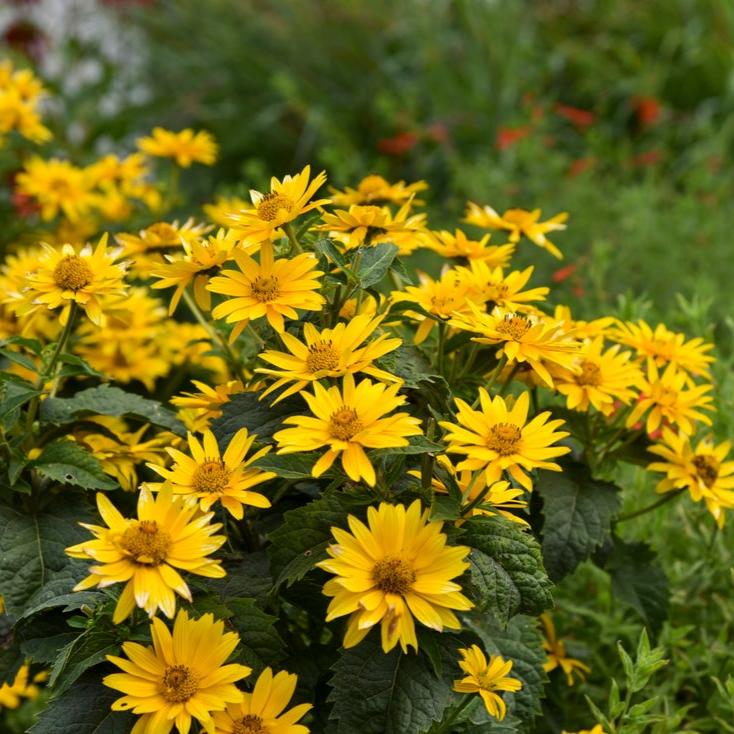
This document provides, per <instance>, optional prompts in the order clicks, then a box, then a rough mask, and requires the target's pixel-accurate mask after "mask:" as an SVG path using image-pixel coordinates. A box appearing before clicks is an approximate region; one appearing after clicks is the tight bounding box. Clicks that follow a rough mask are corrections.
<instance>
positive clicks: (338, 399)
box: [273, 374, 421, 487]
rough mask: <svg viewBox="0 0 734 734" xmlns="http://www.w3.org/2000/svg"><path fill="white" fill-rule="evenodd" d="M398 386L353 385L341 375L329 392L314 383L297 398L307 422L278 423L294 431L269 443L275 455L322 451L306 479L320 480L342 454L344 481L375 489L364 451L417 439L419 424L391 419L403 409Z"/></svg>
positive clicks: (403, 415) (302, 419)
mask: <svg viewBox="0 0 734 734" xmlns="http://www.w3.org/2000/svg"><path fill="white" fill-rule="evenodd" d="M399 389H400V385H399V384H393V385H390V386H389V387H387V386H385V385H383V384H381V383H379V382H378V383H373V382H371V381H370V380H362V381H361V382H360V383H359V385H356V386H355V384H354V376H353V375H351V374H346V375H345V376H344V379H343V383H342V389H341V390H340V389H339V388H338V387H336V386H335V387H330V388H329V389H328V390H327V389H325V388H324V387H322V386H321V385H320V384H319V383H318V382H314V383H313V390H314V392H313V394H311V393H308V392H305V391H303V392H301V395H302V396H303V399H304V400H305V401H306V402H307V403H308V407H309V409H310V410H311V413H312V414H313V415H312V416H301V415H297V416H291V417H289V418H286V419H285V420H284V421H283V423H284V424H285V425H292V426H295V428H285V429H283V430H281V431H278V432H277V433H276V434H275V435H274V436H273V438H274V439H275V440H276V441H277V442H278V453H279V454H293V453H300V452H302V451H314V450H315V449H320V448H323V447H324V446H327V447H328V449H327V451H326V453H325V454H323V456H321V458H320V459H319V460H318V461H317V462H316V463H315V464H314V466H313V469H312V471H311V473H312V474H313V476H315V477H319V476H321V475H322V474H323V473H324V472H325V471H326V470H327V469H329V468H330V467H331V465H332V464H333V463H334V460H335V459H336V458H337V457H338V456H339V455H340V454H341V463H342V467H343V468H344V471H345V472H346V474H347V476H348V477H349V478H350V479H351V480H352V481H354V482H359V481H360V480H361V479H364V481H365V482H366V483H367V484H368V485H369V486H370V487H373V486H374V485H375V479H376V478H375V469H374V467H373V466H372V463H371V462H370V460H369V458H368V456H367V454H366V453H365V451H364V450H365V448H369V449H387V448H393V447H397V446H407V445H408V439H407V438H406V437H407V436H417V435H419V434H420V432H421V430H420V427H419V426H420V419H418V418H413V417H412V416H411V415H409V414H408V413H393V414H392V415H388V413H392V411H393V410H395V408H397V407H398V406H399V405H403V404H404V403H405V400H406V399H405V397H404V396H403V395H398V394H397V392H398V390H399Z"/></svg>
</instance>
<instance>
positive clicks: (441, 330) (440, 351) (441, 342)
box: [436, 321, 446, 375]
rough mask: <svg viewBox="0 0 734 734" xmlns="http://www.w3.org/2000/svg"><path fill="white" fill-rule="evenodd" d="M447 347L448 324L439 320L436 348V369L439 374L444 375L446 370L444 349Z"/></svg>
mask: <svg viewBox="0 0 734 734" xmlns="http://www.w3.org/2000/svg"><path fill="white" fill-rule="evenodd" d="M445 348H446V324H445V323H444V322H443V321H439V322H438V346H437V348H436V370H437V371H438V374H439V375H443V371H444V361H445V360H444V357H445V355H444V350H445Z"/></svg>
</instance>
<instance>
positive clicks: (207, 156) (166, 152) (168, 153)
mask: <svg viewBox="0 0 734 734" xmlns="http://www.w3.org/2000/svg"><path fill="white" fill-rule="evenodd" d="M138 149H139V150H141V151H142V152H143V153H146V154H147V155H152V156H156V157H158V158H173V159H174V160H175V161H176V165H178V166H181V168H189V166H191V164H192V163H203V164H204V165H205V166H213V165H214V162H215V161H216V160H217V144H216V143H215V142H214V138H213V137H212V135H211V134H210V133H208V132H206V130H200V131H199V132H196V133H195V132H194V131H193V130H192V129H191V128H186V129H185V130H181V131H180V132H173V131H171V130H165V129H164V128H162V127H155V128H153V133H152V134H151V135H150V136H149V137H145V138H139V139H138Z"/></svg>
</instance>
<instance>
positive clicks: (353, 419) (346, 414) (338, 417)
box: [329, 405, 364, 441]
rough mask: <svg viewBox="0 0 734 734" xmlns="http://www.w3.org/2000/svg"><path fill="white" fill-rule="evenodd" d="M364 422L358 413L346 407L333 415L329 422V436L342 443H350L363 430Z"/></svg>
mask: <svg viewBox="0 0 734 734" xmlns="http://www.w3.org/2000/svg"><path fill="white" fill-rule="evenodd" d="M363 427H364V426H363V425H362V421H361V420H359V417H358V416H357V411H356V410H354V409H353V408H348V407H347V406H346V405H345V406H343V407H341V408H339V410H337V411H336V413H333V414H332V416H331V419H330V420H329V434H330V435H331V437H332V438H336V439H339V440H340V441H349V439H350V438H352V437H353V436H356V435H357V434H358V433H359V432H360V431H361V430H362V428H363Z"/></svg>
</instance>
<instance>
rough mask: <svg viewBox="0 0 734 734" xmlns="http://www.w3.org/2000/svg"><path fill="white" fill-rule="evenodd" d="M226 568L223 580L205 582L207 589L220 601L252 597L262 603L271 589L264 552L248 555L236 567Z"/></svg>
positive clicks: (267, 560) (268, 568) (271, 581)
mask: <svg viewBox="0 0 734 734" xmlns="http://www.w3.org/2000/svg"><path fill="white" fill-rule="evenodd" d="M226 568H227V575H226V576H225V577H224V578H221V579H207V580H206V586H207V588H208V589H210V590H211V591H213V592H214V593H215V594H217V595H218V596H219V597H220V598H221V599H222V600H226V599H232V598H238V597H253V598H254V599H255V600H256V601H258V602H263V601H264V600H265V598H266V597H267V595H268V593H269V592H270V590H271V589H272V587H273V578H272V576H271V575H270V561H269V559H268V556H267V554H266V553H265V552H264V551H257V552H255V553H248V554H247V555H246V556H245V557H244V558H243V559H242V561H240V562H239V563H238V564H237V565H235V566H230V565H227V567H226Z"/></svg>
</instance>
